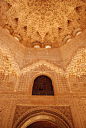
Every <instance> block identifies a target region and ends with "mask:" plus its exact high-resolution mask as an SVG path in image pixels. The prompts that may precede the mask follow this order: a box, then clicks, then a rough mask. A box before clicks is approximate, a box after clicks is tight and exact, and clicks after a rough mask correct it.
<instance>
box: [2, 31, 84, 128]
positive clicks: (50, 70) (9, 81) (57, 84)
mask: <svg viewBox="0 0 86 128" xmlns="http://www.w3.org/2000/svg"><path fill="white" fill-rule="evenodd" d="M0 31H1V30H0ZM83 35H84V33H83ZM84 36H85V35H84ZM79 38H80V39H79ZM81 39H82V36H78V37H77V39H75V40H74V41H76V40H78V41H79V43H78V41H77V43H76V44H77V48H76V47H74V42H71V43H69V44H67V45H66V46H65V51H64V54H63V52H62V48H61V49H49V50H45V49H42V50H38V49H37V50H36V51H34V50H33V49H26V50H25V47H24V46H23V47H22V46H21V45H20V44H18V43H17V42H15V41H14V39H13V38H12V37H10V36H9V35H8V34H7V33H5V31H4V30H2V37H1V36H0V127H1V128H11V127H12V125H13V120H14V117H15V116H14V115H15V113H16V106H18V105H19V106H23V107H24V106H30V107H31V108H33V106H34V107H36V106H38V108H39V110H41V108H42V107H44V108H45V106H47V107H49V106H51V107H55V106H56V107H57V108H59V106H63V107H66V106H69V107H70V110H71V118H72V120H73V123H72V124H73V125H74V127H75V128H85V127H86V107H85V106H86V43H85V42H84V40H85V37H83V39H82V41H81ZM7 40H8V41H9V42H10V43H9V42H8V41H7ZM82 42H84V43H82ZM68 45H69V46H70V45H71V50H70V52H69V50H68ZM14 46H15V49H14ZM63 49H64V48H63ZM76 49H77V50H76ZM43 50H44V52H43ZM29 52H30V53H29ZM36 52H37V53H38V52H39V53H38V54H37V55H36ZM42 53H43V54H42ZM55 53H56V54H55ZM31 54H32V55H31ZM64 55H65V56H64ZM54 56H55V57H54ZM68 56H69V57H68ZM34 58H35V59H34ZM66 59H67V61H66ZM41 74H44V75H47V76H49V77H50V78H51V80H52V82H53V87H54V91H55V96H51V97H49V96H47V98H46V96H42V97H40V96H32V95H31V94H32V86H33V81H34V79H35V78H36V77H37V76H39V75H41ZM39 106H40V107H39ZM47 107H46V109H47ZM22 112H23V111H22ZM69 115H70V113H69ZM15 122H16V121H15Z"/></svg>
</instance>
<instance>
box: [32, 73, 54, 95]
mask: <svg viewBox="0 0 86 128" xmlns="http://www.w3.org/2000/svg"><path fill="white" fill-rule="evenodd" d="M32 95H54V91H53V86H52V81H51V79H50V78H49V77H47V76H44V75H41V76H38V77H37V78H36V79H35V80H34V84H33V90H32Z"/></svg>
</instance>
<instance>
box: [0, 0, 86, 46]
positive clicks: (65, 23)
mask: <svg viewBox="0 0 86 128" xmlns="http://www.w3.org/2000/svg"><path fill="white" fill-rule="evenodd" d="M0 4H1V14H0V17H1V23H0V25H1V26H2V27H3V26H4V25H5V24H8V26H11V29H12V30H13V31H14V33H17V34H18V35H19V34H20V36H21V37H22V38H23V41H22V44H24V45H25V46H27V47H31V43H32V42H35V41H39V42H41V43H42V44H44V43H46V42H48V43H52V44H53V46H54V47H58V46H59V47H60V46H62V45H63V43H62V40H63V38H64V37H65V36H66V35H68V34H71V33H72V31H73V30H74V29H76V28H78V27H80V28H82V29H85V28H86V24H85V21H86V18H85V15H86V10H85V8H86V1H85V0H84V1H83V0H79V2H78V0H76V1H74V0H71V1H70V0H64V1H63V0H53V1H50V0H26V1H25V0H15V1H14V0H1V1H0Z"/></svg>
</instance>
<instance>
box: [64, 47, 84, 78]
mask: <svg viewBox="0 0 86 128" xmlns="http://www.w3.org/2000/svg"><path fill="white" fill-rule="evenodd" d="M66 74H67V76H68V75H70V76H71V75H77V76H80V75H86V48H82V49H79V50H78V52H77V54H76V55H75V56H74V58H73V59H72V60H71V63H70V64H69V66H68V67H67V68H66Z"/></svg>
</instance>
